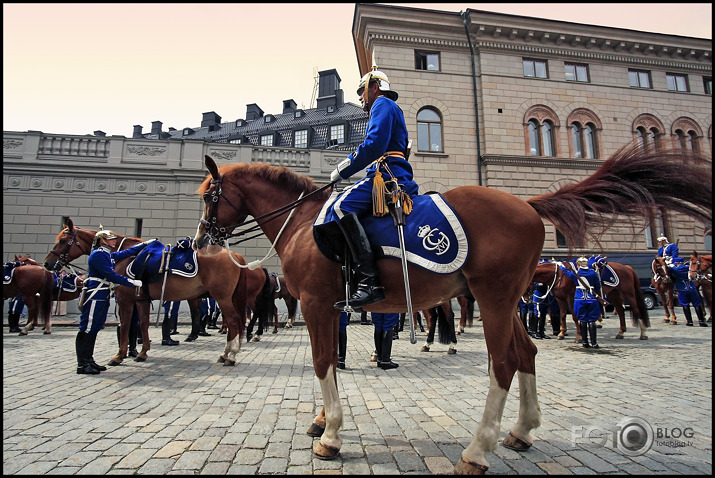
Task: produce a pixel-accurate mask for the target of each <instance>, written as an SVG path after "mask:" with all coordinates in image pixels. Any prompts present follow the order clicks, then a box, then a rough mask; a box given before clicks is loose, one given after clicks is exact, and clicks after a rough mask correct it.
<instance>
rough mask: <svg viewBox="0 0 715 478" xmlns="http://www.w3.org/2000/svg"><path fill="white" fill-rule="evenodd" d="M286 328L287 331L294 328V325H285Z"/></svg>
mask: <svg viewBox="0 0 715 478" xmlns="http://www.w3.org/2000/svg"><path fill="white" fill-rule="evenodd" d="M285 328H286V329H291V328H293V324H285Z"/></svg>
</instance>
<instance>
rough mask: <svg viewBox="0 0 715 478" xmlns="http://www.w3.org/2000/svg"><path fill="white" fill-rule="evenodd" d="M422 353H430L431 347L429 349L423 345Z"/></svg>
mask: <svg viewBox="0 0 715 478" xmlns="http://www.w3.org/2000/svg"><path fill="white" fill-rule="evenodd" d="M420 352H429V347H427V346H426V345H423V346H422V350H420Z"/></svg>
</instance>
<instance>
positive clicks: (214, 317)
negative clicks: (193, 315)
mask: <svg viewBox="0 0 715 478" xmlns="http://www.w3.org/2000/svg"><path fill="white" fill-rule="evenodd" d="M219 313H220V312H219V311H216V312H214V313H213V315H212V316H211V320H209V325H208V326H207V327H206V328H207V329H216V330H218V326H217V325H216V322H217V321H218V315H219Z"/></svg>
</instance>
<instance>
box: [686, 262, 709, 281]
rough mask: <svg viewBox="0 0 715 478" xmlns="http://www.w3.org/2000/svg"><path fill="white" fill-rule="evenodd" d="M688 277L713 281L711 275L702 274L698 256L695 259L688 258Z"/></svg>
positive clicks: (695, 279) (694, 279)
mask: <svg viewBox="0 0 715 478" xmlns="http://www.w3.org/2000/svg"><path fill="white" fill-rule="evenodd" d="M688 279H690V280H693V281H701V280H706V281H709V282H712V281H713V278H712V275H708V274H703V273H702V269H701V263H700V257H698V258H697V259H696V258H694V257H691V258H690V267H689V268H688Z"/></svg>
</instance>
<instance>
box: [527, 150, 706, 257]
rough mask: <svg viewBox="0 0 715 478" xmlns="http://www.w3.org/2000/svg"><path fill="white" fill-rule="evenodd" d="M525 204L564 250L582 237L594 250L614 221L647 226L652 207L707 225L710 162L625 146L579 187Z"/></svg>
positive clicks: (693, 155) (686, 154)
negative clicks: (632, 219)
mask: <svg viewBox="0 0 715 478" xmlns="http://www.w3.org/2000/svg"><path fill="white" fill-rule="evenodd" d="M526 202H528V203H529V204H530V205H531V206H532V207H533V208H534V209H535V210H536V212H537V213H539V215H540V216H541V217H543V218H544V219H547V220H548V221H550V222H552V223H553V224H554V226H556V228H557V229H558V230H559V232H561V233H562V234H563V235H564V237H566V240H567V241H568V244H569V247H571V246H573V245H575V244H580V243H582V242H583V240H584V239H585V238H586V236H587V235H588V236H589V237H591V238H592V239H593V240H594V242H595V243H596V244H599V238H600V237H601V236H602V235H603V233H604V232H605V231H606V230H607V229H608V228H609V227H610V226H611V225H612V224H613V223H614V222H615V221H616V219H617V216H619V215H625V216H640V217H643V218H645V219H646V220H648V219H649V214H650V213H651V212H652V211H653V209H654V208H657V207H664V208H666V209H670V210H673V211H676V212H680V213H683V214H685V215H687V216H690V217H693V218H695V219H696V220H700V221H703V222H704V223H706V224H708V223H711V222H712V162H711V161H709V160H708V159H707V158H705V157H704V156H702V155H700V154H698V153H693V152H690V151H677V152H661V151H656V150H654V149H653V148H642V147H639V146H637V145H635V146H634V145H626V146H624V147H622V148H620V149H619V150H618V151H616V152H615V153H614V154H613V155H612V156H611V157H610V158H609V159H608V160H607V161H606V162H605V163H603V165H602V166H601V167H600V168H599V169H598V170H597V171H596V172H595V173H594V174H593V175H591V176H589V177H588V178H586V179H584V180H583V181H581V182H579V183H575V184H567V185H566V186H564V187H562V188H561V189H559V190H557V191H554V192H551V193H547V194H542V195H541V196H536V197H533V198H531V199H528V200H527V201H526Z"/></svg>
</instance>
